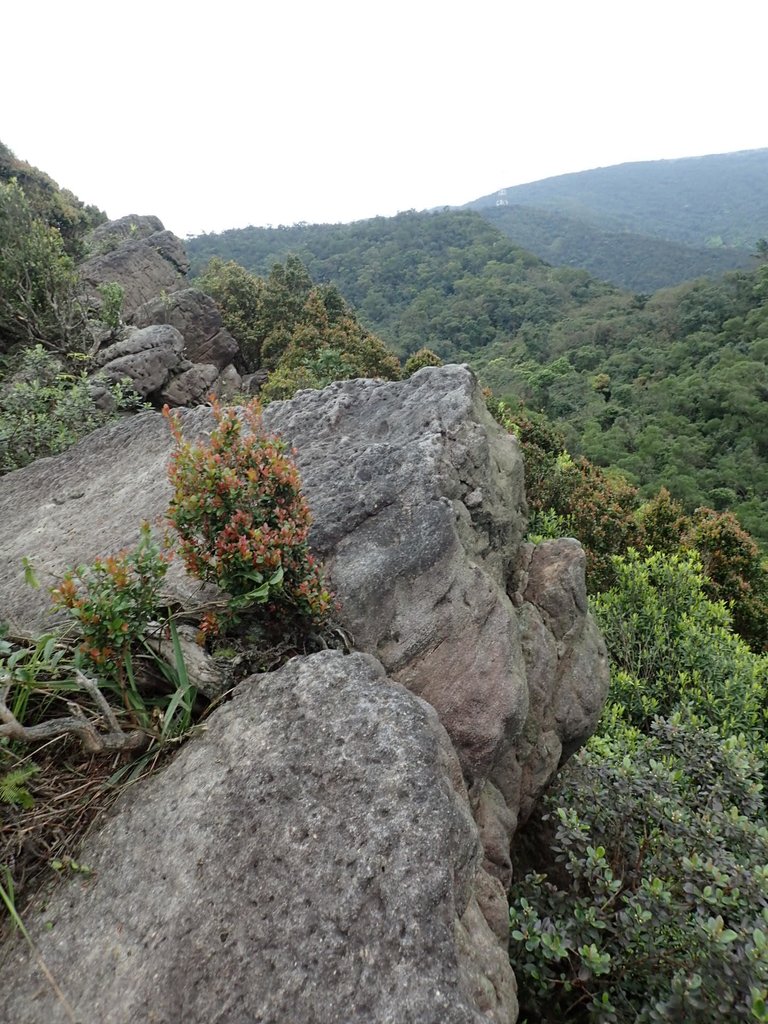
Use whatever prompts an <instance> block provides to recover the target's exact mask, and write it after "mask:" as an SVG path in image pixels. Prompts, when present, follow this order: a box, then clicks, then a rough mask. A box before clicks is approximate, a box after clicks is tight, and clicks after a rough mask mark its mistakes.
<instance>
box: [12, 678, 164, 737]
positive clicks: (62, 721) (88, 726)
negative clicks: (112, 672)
mask: <svg viewBox="0 0 768 1024" xmlns="http://www.w3.org/2000/svg"><path fill="white" fill-rule="evenodd" d="M77 677H78V680H79V682H80V683H81V684H82V686H83V687H84V688H85V689H86V690H87V691H88V693H90V695H91V696H92V697H93V699H94V701H95V702H96V703H97V704H98V706H99V708H100V710H101V712H102V714H103V715H104V718H105V719H106V721H107V724H108V726H109V732H107V733H100V732H99V731H98V730H97V729H96V727H95V726H94V725H93V723H92V722H89V721H88V719H87V718H86V717H85V716H84V715H83V714H82V713H79V709H78V708H77V706H76V705H70V707H72V708H73V710H75V714H73V715H72V716H70V717H63V718H54V719H53V720H52V721H50V722H40V723H39V724H38V725H30V726H26V725H22V724H21V722H19V720H18V719H17V718H16V716H15V715H14V714H13V712H12V711H11V709H10V708H9V707H8V704H7V703H6V702H7V699H8V693H9V691H10V685H8V686H4V687H3V689H2V692H0V722H2V723H3V724H2V725H0V736H7V737H8V738H9V739H12V740H18V741H19V742H20V743H37V742H38V741H40V740H50V739H53V738H54V737H56V736H75V737H77V739H78V740H79V741H80V742H81V743H82V745H83V748H84V749H85V750H87V751H88V753H89V754H106V753H112V752H113V751H116V750H119V751H124V752H126V753H128V752H134V751H135V752H137V753H138V752H139V751H141V750H144V749H145V748H146V746H147V745H148V743H149V737H148V736H147V735H146V733H143V732H140V731H139V730H134V731H133V732H127V733H126V732H123V730H122V729H121V728H120V725H119V723H118V721H117V719H116V718H115V715H114V712H113V711H112V709H111V708H110V706H109V704H108V703H107V701H106V698H105V697H104V694H103V693H102V692H101V691H100V690H99V688H98V686H97V684H96V683H95V682H94V681H93V680H92V679H88V678H87V677H86V676H84V675H83V674H82V673H81V672H78V673H77Z"/></svg>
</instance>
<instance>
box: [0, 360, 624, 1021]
mask: <svg viewBox="0 0 768 1024" xmlns="http://www.w3.org/2000/svg"><path fill="white" fill-rule="evenodd" d="M182 417H183V422H184V424H185V430H186V431H187V432H188V433H190V434H192V435H194V434H197V435H200V434H204V433H205V431H206V430H208V429H210V425H211V419H210V412H209V411H208V410H207V409H203V408H200V409H192V410H185V411H184V412H183V413H182ZM265 426H266V427H267V428H268V429H269V430H273V431H277V432H279V433H281V434H282V435H283V436H284V437H285V438H286V439H287V440H288V441H289V442H290V443H291V444H292V445H294V446H295V447H296V450H297V461H298V464H299V467H300V470H301V473H302V478H303V481H304V490H305V493H306V494H307V497H308V499H309V503H310V506H311V508H312V510H313V514H314V517H315V522H314V526H313V529H312V534H311V542H312V545H313V548H314V550H315V551H316V553H317V554H318V555H319V556H320V558H321V559H323V560H324V561H325V563H326V567H327V571H328V574H329V576H330V580H331V584H332V586H333V588H334V589H335V591H336V593H337V595H338V597H339V599H340V602H341V611H340V618H341V621H342V624H343V625H344V626H345V628H346V629H347V630H348V631H349V632H350V633H351V635H352V637H353V639H354V643H355V645H356V647H357V648H358V649H360V650H362V651H365V652H367V653H368V654H370V655H372V656H374V657H375V658H376V659H377V660H378V662H380V663H381V665H382V666H383V670H384V671H385V672H386V674H387V676H388V677H389V679H391V680H394V681H395V682H398V683H401V684H403V685H404V686H405V687H407V688H408V690H410V691H411V692H412V693H413V694H416V695H417V696H419V697H421V698H423V700H425V701H426V702H427V703H428V704H429V705H431V706H432V707H433V708H434V709H435V711H436V713H437V716H438V718H439V720H440V722H441V723H442V726H443V727H444V728H445V730H446V734H447V736H448V737H450V741H451V745H452V747H453V749H454V750H455V759H454V761H455V763H454V774H455V775H456V779H455V791H456V792H457V793H458V792H461V794H464V792H465V787H466V797H464V796H463V795H462V797H461V799H462V800H464V799H466V800H468V806H469V808H470V809H471V811H472V814H473V816H474V818H475V821H476V826H477V829H478V831H479V835H480V839H481V847H478V851H479V852H478V854H477V860H478V866H477V869H476V870H475V869H473V870H472V871H471V872H469V874H470V875H471V876H472V878H471V882H470V883H468V884H469V888H468V889H467V898H466V901H464V900H463V899H461V900H460V899H458V897H457V898H456V899H457V906H459V905H460V906H461V908H462V909H461V913H459V914H458V915H457V919H458V923H456V924H455V927H454V931H453V934H454V943H455V944H454V946H453V947H452V949H453V952H452V954H451V955H452V956H453V957H454V960H455V963H456V964H457V965H458V966H457V968H456V970H457V971H458V974H459V975H460V976H461V977H462V978H463V979H464V980H463V981H462V983H461V991H462V992H463V993H464V995H465V996H466V998H470V996H469V995H467V993H470V994H471V999H470V1002H471V1003H472V1005H473V1006H474V1007H475V1010H476V1011H478V1012H481V1013H487V1014H488V1015H490V1019H492V1020H499V1021H510V1022H511V1021H513V1020H514V1019H515V1014H516V1002H515V998H514V980H513V979H512V977H511V974H509V971H508V968H507V967H506V966H505V965H506V963H507V961H506V920H507V908H506V895H505V894H506V890H507V888H508V886H509V883H510V880H511V861H510V855H509V851H510V844H511V843H512V841H513V839H514V833H515V830H516V828H517V826H518V824H519V822H520V821H522V820H524V818H525V817H526V816H527V815H528V814H529V813H530V811H531V809H532V808H533V805H534V803H535V801H536V800H537V799H538V798H539V796H540V795H541V793H542V791H543V790H544V789H545V787H546V786H547V784H548V783H549V781H550V780H551V778H552V776H553V775H554V773H555V771H556V770H557V768H558V766H559V764H561V763H562V761H563V760H564V759H565V758H566V757H567V756H569V755H570V754H571V753H572V752H573V751H574V750H575V749H576V748H577V747H578V745H579V744H581V743H583V742H584V740H585V739H586V738H587V737H588V735H589V734H590V732H591V731H592V730H593V729H594V727H595V725H596V723H597V718H598V715H599V711H600V708H601V705H602V702H603V700H604V698H605V694H606V692H607V684H608V664H607V657H606V652H605V647H604V645H603V642H602V639H601V637H600V635H599V633H598V631H597V629H596V627H595V625H594V623H593V621H592V619H591V617H590V616H589V614H588V610H587V602H586V593H585V588H584V556H583V552H582V550H581V548H580V546H579V545H578V544H577V543H576V542H575V541H572V540H560V541H551V542H546V543H544V544H541V545H538V546H534V545H531V544H528V543H525V542H523V534H524V530H525V524H526V514H525V512H526V510H525V497H524V486H523V467H522V460H521V456H520V453H519V450H518V446H517V442H516V440H515V439H514V438H513V437H510V436H509V435H507V434H506V433H505V432H503V431H502V430H501V429H500V428H499V427H498V426H497V425H496V424H495V423H494V422H493V420H492V419H491V417H490V416H489V414H488V412H487V410H486V407H485V402H484V399H483V396H482V392H481V390H480V388H479V387H478V385H477V383H476V381H475V380H474V377H473V376H472V374H471V372H470V371H469V370H468V369H467V368H466V367H459V366H446V367H440V368H433V367H430V368H426V369H423V370H421V371H419V372H418V373H416V374H415V375H414V376H413V377H411V378H409V379H408V380H407V381H403V382H397V383H390V382H381V381H345V382H340V383H337V384H333V385H331V386H330V387H328V388H326V389H325V390H324V391H322V392H313V391H306V392H301V393H300V394H299V395H297V396H296V397H295V398H294V399H293V400H291V401H290V402H282V403H274V404H272V405H271V406H269V407H268V409H267V412H266V414H265ZM170 447H171V442H170V437H169V435H168V432H167V427H166V426H165V424H164V423H163V422H162V421H161V419H160V417H158V416H157V415H156V414H151V413H150V414H143V415H140V416H138V417H135V418H134V419H132V420H129V421H123V422H121V423H118V424H115V425H112V426H110V427H107V428H105V429H103V430H101V431H99V432H97V433H96V434H94V435H92V436H91V437H89V438H87V439H86V440H85V441H84V442H82V443H81V444H80V445H79V446H77V448H75V449H73V450H71V451H70V452H67V453H65V454H63V455H61V456H59V457H57V458H56V459H51V460H44V461H41V462H38V463H35V464H33V465H32V466H30V467H27V468H26V469H23V470H20V471H18V472H16V473H12V474H10V475H9V476H7V477H5V478H4V479H3V480H0V541H2V543H0V552H2V554H0V599H1V600H2V602H3V604H4V606H5V608H6V609H7V610H8V617H9V618H11V617H13V616H15V619H16V623H17V625H19V626H26V627H27V628H32V627H38V628H39V627H41V626H43V625H45V624H46V612H45V600H44V595H41V594H40V592H39V591H30V590H29V588H25V587H24V584H23V570H22V568H21V563H20V559H21V556H22V555H24V554H26V555H30V554H31V555H32V557H33V561H34V562H35V564H36V565H38V568H39V571H40V572H41V573H42V574H43V575H44V573H45V571H46V570H47V571H48V572H49V573H52V574H53V575H56V574H59V573H60V572H61V571H62V569H63V568H64V567H65V566H66V565H69V564H76V563H82V562H89V561H92V560H93V558H94V557H96V556H97V555H102V554H107V553H109V552H111V551H114V550H117V549H119V548H121V547H124V546H125V545H126V544H129V543H131V542H132V541H133V540H135V538H136V536H137V534H138V523H139V520H140V519H142V518H144V519H149V520H150V521H155V520H156V519H157V517H158V516H161V515H162V513H163V511H164V508H165V505H166V503H167V500H168V496H169V485H168V484H167V482H166V480H165V463H166V460H167V456H168V452H169V450H170ZM168 585H169V589H171V590H174V589H175V591H176V592H177V593H178V594H179V596H180V598H181V599H182V600H189V599H190V591H191V590H192V584H191V583H190V581H189V580H185V578H184V577H183V575H182V574H181V572H180V570H179V567H178V566H173V567H172V573H171V575H170V577H169V580H168ZM387 685H389V684H387ZM419 706H420V707H421V705H419ZM371 713H372V715H374V713H373V712H371ZM374 718H375V715H374ZM190 756H191V755H190ZM456 765H460V768H461V771H460V772H458V771H457V770H456ZM172 778H173V777H172ZM430 785H431V783H430ZM403 792H404V793H405V792H406V791H405V790H404V791H403ZM337 799H338V800H340V801H342V802H343V801H344V800H346V799H347V795H346V790H343V791H342V790H340V791H339V793H338V794H336V793H335V791H334V785H333V781H332V780H331V781H330V782H329V788H328V800H329V803H333V802H335V801H336V800H337ZM396 804H397V801H395V806H393V808H392V813H394V812H395V810H396ZM398 813H399V811H398ZM242 825H243V822H242V821H241V820H239V819H237V818H236V817H235V818H233V826H232V827H233V829H235V831H236V830H237V828H239V827H242ZM249 827H250V820H249ZM285 827H286V828H287V827H289V826H288V824H287V823H286V825H285ZM194 841H196V840H192V839H190V842H191V843H192V842H194ZM474 857H475V855H474V854H473V858H474ZM222 859H223V860H224V861H226V859H227V858H226V854H224V855H222ZM417 860H418V858H416V859H415V860H414V862H413V866H414V870H415V869H416V868H417V867H418V865H417ZM474 863H475V861H474V860H473V864H474ZM337 870H341V868H338V866H337ZM314 873H315V868H314V867H313V868H312V870H311V871H309V872H308V874H306V875H303V876H301V878H300V879H294V882H295V884H296V885H297V886H299V887H303V886H304V885H305V884H306V885H308V886H309V888H310V889H312V890H315V889H316V888H317V886H318V885H319V884H322V885H325V884H326V881H325V880H324V879H325V876H324V875H321V876H320V877H319V878H318V880H317V881H312V879H313V877H314ZM464 877H465V876H464V875H462V878H464ZM320 878H322V879H323V881H322V883H321V882H320ZM270 884H271V883H270ZM463 885H464V882H462V883H461V885H460V886H459V888H462V886H463ZM462 891H464V890H463V888H462ZM246 904H247V900H246V901H245V902H244V905H246ZM385 904H386V901H385ZM379 910H380V913H382V914H385V913H386V911H387V908H386V905H385V906H384V907H383V908H381V907H380V908H379ZM255 912H256V911H255V910H254V911H253V913H255ZM250 913H252V911H250V910H249V911H248V914H250ZM246 916H247V915H246ZM286 916H290V914H289V912H286ZM158 927H159V926H158ZM190 934H191V931H190ZM185 941H186V942H187V943H188V944H189V943H191V945H192V946H193V947H194V948H197V946H196V944H195V940H193V939H191V938H189V937H187V939H186V940H185ZM176 942H177V938H175V937H174V939H173V943H176ZM442 948H443V947H440V949H442ZM440 955H441V956H442V955H443V954H442V953H440ZM473 958H474V959H473ZM406 959H407V958H406ZM406 969H407V967H406V962H405V961H404V962H403V965H402V970H406ZM281 970H282V968H281ZM386 970H387V971H389V970H390V968H389V967H388V968H386ZM505 972H506V973H505ZM366 977H367V976H366ZM398 978H399V973H398V972H397V971H395V976H393V977H392V978H390V980H389V983H390V984H391V985H392V986H394V987H395V988H396V986H397V984H398ZM366 983H367V982H366ZM371 983H372V982H371ZM338 984H339V985H342V986H343V985H344V984H346V980H344V979H342V978H341V977H340V978H339V980H338ZM393 990H394V989H393ZM377 991H378V990H377ZM403 1005H404V1006H406V1004H403ZM456 1005H458V1004H456ZM414 1012H415V1011H414ZM419 1012H421V1011H419ZM446 1012H447V1011H446ZM451 1012H453V1011H451ZM456 1012H458V1011H456ZM462 1012H463V1011H462ZM472 1012H475V1011H472ZM409 1013H411V1010H410V1009H404V1010H403V1013H402V1014H401V1015H400V1016H398V1015H397V1014H394V1015H393V1016H392V1017H391V1018H384V1017H382V1018H378V1017H367V1016H365V1014H363V1013H360V1014H357V1015H355V1014H350V1016H348V1017H344V1016H340V1017H338V1018H335V1019H338V1020H350V1021H352V1020H355V1021H357V1020H360V1021H364V1020H369V1019H370V1020H378V1019H382V1020H383V1019H391V1020H393V1021H394V1020H410V1019H424V1020H429V1019H432V1018H430V1017H429V1016H424V1017H418V1016H416V1017H410V1016H408V1014H409ZM0 1016H1V1015H0ZM159 1019H165V1018H159ZM185 1019H186V1018H185ZM189 1019H190V1020H192V1019H193V1018H191V1017H190V1018H189ZM194 1019H195V1020H197V1019H202V1018H194ZM212 1019H216V1018H212ZM222 1019H224V1018H222ZM230 1019H232V1020H236V1019H243V1020H246V1019H254V1020H256V1019H261V1020H263V1021H265V1022H266V1021H268V1020H274V1021H279V1022H281V1024H282V1022H283V1021H285V1024H288V1022H289V1021H292V1019H293V1018H291V1017H290V1015H288V1016H286V1015H285V1014H283V1015H282V1016H280V1015H270V1013H269V1012H265V1014H264V1016H263V1017H261V1018H258V1017H253V1018H248V1017H247V1016H245V1017H243V1018H236V1017H232V1018H230ZM297 1019H299V1018H297ZM308 1019H313V1020H314V1019H323V1018H312V1017H310V1018H308ZM442 1019H445V1020H451V1019H464V1018H460V1017H456V1018H452V1017H450V1016H445V1017H443V1018H442ZM467 1019H474V1018H472V1017H469V1018H467Z"/></svg>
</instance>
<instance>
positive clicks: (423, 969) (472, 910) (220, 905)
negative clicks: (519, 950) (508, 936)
mask: <svg viewBox="0 0 768 1024" xmlns="http://www.w3.org/2000/svg"><path fill="white" fill-rule="evenodd" d="M479 856H480V846H479V842H478V839H477V830H476V828H475V826H474V823H473V821H472V817H471V815H470V814H469V807H468V804H467V800H466V795H465V793H464V789H463V784H462V781H461V773H460V771H459V767H458V764H457V762H456V759H455V754H454V752H453V750H452V748H451V745H450V742H449V741H448V738H447V736H446V734H445V731H444V730H443V729H442V727H441V726H440V723H439V722H438V720H437V716H436V715H435V713H434V712H433V711H432V710H431V708H430V707H429V706H428V705H427V704H425V703H423V702H422V701H420V700H419V699H418V698H416V697H414V696H412V695H411V694H409V693H408V692H407V691H406V690H405V689H403V688H402V687H400V686H398V685H397V684H393V683H392V682H390V681H389V680H388V679H387V678H386V676H385V675H384V672H383V670H382V668H381V666H380V665H378V664H377V663H376V662H375V661H374V660H373V659H372V658H369V657H367V656H365V655H352V656H349V657H345V656H343V655H341V654H340V653H338V652H325V653H323V654H319V655H313V656H312V657H309V658H297V659H294V660H293V661H291V662H290V663H289V664H288V665H287V666H286V667H285V668H283V669H281V670H280V671H279V672H277V673H273V674H270V675H262V676H254V677H252V678H251V679H249V680H247V681H246V682H245V683H243V684H242V685H241V686H240V687H239V688H238V690H237V693H236V695H235V698H234V700H233V701H232V702H231V703H230V704H228V705H226V706H225V707H223V708H221V709H219V710H218V711H217V712H215V714H214V715H213V716H212V717H211V718H210V720H209V722H208V725H207V730H206V732H205V733H204V734H203V735H202V736H201V737H199V738H197V739H193V740H192V741H191V742H189V743H188V744H187V745H186V747H185V748H184V749H183V750H182V751H181V753H180V754H179V755H178V757H177V758H176V759H175V760H174V762H173V763H172V764H171V765H170V766H169V767H168V768H166V769H165V770H164V771H163V772H162V773H161V774H159V775H158V776H157V777H155V778H154V779H152V780H151V781H150V782H149V783H148V784H147V785H145V786H144V787H142V788H141V789H134V790H133V791H132V793H131V795H130V796H129V797H128V798H127V799H123V801H122V803H121V805H120V807H119V810H118V811H117V813H115V814H113V816H112V818H111V820H110V821H109V822H108V824H107V825H106V827H105V828H103V829H102V831H101V832H100V833H99V835H98V836H97V837H95V838H94V839H93V840H91V841H90V842H89V843H88V844H87V845H86V847H85V849H84V851H83V853H82V861H83V863H86V864H88V866H89V867H90V868H91V869H92V870H93V875H92V877H90V878H89V879H87V880H85V881H81V880H69V881H68V882H67V883H65V884H63V885H62V886H61V887H60V888H58V889H57V890H56V891H55V892H54V893H53V894H52V896H51V897H50V898H49V899H48V902H47V904H46V907H45V910H44V912H42V913H39V914H37V915H35V916H34V917H30V918H29V919H28V920H27V926H28V928H29V929H30V932H31V935H32V939H33V941H34V942H35V944H36V946H37V950H38V953H39V954H40V956H41V957H42V958H43V960H44V961H45V963H46V966H47V967H48V970H49V971H50V972H51V974H52V975H53V977H54V978H56V979H57V980H58V983H59V984H60V986H61V989H62V991H63V994H64V996H65V998H66V999H67V1000H68V1002H69V1004H70V1005H71V1007H72V1008H73V1010H74V1013H75V1016H76V1019H77V1020H78V1021H79V1022H81V1024H135V1022H138V1021H142V1022H144V1021H152V1022H154V1024H180V1022H182V1021H183V1022H185V1024H196V1022H200V1024H203V1022H205V1024H212V1022H214V1021H221V1022H222V1024H223V1022H226V1024H246V1022H252V1021H264V1022H267V1021H269V1022H285V1024H295V1022H298V1021H302V1022H305V1024H335V1022H338V1021H349V1022H353V1021H355V1022H360V1024H377V1022H380V1024H390V1022H394V1021H397V1022H398V1024H483V1022H489V1021H492V1022H497V1024H504V1022H508V1021H509V1020H511V1019H514V1015H515V1013H516V1000H515V983H514V978H513V976H512V972H511V969H510V967H509V963H508V961H507V959H506V957H505V955H504V953H503V951H502V950H500V949H499V948H498V946H497V945H495V943H494V942H493V940H492V938H491V941H490V943H487V941H486V940H487V933H488V926H487V924H486V923H485V920H484V918H483V917H482V914H480V913H479V911H478V909H477V904H476V901H475V898H474V879H475V874H476V871H477V865H478V859H479ZM484 942H486V946H487V952H488V956H487V959H486V960H485V962H484V963H478V960H479V958H478V949H483V943H484ZM2 973H3V978H4V979H5V980H4V984H3V986H2V989H1V990H0V1019H2V1020H7V1021H15V1022H18V1024H58V1022H62V1024H66V1022H68V1021H70V1020H71V1019H72V1018H71V1017H69V1016H68V1015H67V1011H66V1009H65V1007H64V1005H63V1004H62V1002H61V1000H60V999H58V998H57V995H56V993H55V992H54V991H53V990H52V988H51V987H50V986H49V985H48V984H47V982H46V981H45V979H44V977H43V976H42V975H41V973H40V970H39V967H38V962H37V960H36V959H35V958H33V957H30V956H29V955H28V949H27V947H26V946H25V945H24V944H23V943H22V944H17V946H16V949H15V951H14V952H13V953H10V954H8V955H7V956H6V959H5V963H4V964H3V965H2Z"/></svg>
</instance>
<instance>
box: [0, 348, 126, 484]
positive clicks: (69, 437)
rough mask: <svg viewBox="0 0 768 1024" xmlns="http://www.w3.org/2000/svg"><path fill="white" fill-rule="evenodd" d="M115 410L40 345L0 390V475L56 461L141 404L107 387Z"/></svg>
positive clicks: (120, 387)
mask: <svg viewBox="0 0 768 1024" xmlns="http://www.w3.org/2000/svg"><path fill="white" fill-rule="evenodd" d="M104 388H105V389H106V391H107V392H108V393H109V397H110V404H111V406H112V408H111V409H104V408H100V407H99V406H97V405H96V403H95V401H94V385H93V383H92V382H91V381H90V380H89V379H88V378H87V376H86V375H85V373H83V372H76V373H70V372H68V371H67V369H66V368H65V366H64V364H63V362H62V360H60V359H58V358H57V357H56V356H54V355H53V353H52V352H49V351H47V350H46V349H44V348H43V347H42V345H35V346H34V347H32V348H29V349H26V350H25V351H24V352H23V353H22V355H21V358H20V361H19V363H18V366H17V369H16V371H15V372H14V373H13V374H12V375H11V376H10V378H9V379H7V380H6V381H5V382H4V383H3V384H0V473H8V472H10V471H11V470H13V469H20V468H21V467H22V466H26V465H28V463H30V462H34V460H35V459H40V458H43V457H44V456H48V455H57V454H58V453H59V452H62V451H64V450H65V449H66V448H69V447H71V446H72V445H73V444H75V443H76V442H77V441H79V440H80V439H81V438H83V437H85V436H86V434H89V433H90V432H91V431H92V430H95V429H96V428H97V427H100V426H103V425H104V424H105V423H107V422H109V420H111V419H114V417H115V416H116V415H117V414H118V413H119V412H120V411H128V410H134V409H138V408H140V407H141V406H142V400H141V397H140V396H139V395H137V394H136V393H135V392H134V391H133V390H132V388H130V387H129V386H128V385H127V384H126V385H123V384H109V385H106V384H105V385H104Z"/></svg>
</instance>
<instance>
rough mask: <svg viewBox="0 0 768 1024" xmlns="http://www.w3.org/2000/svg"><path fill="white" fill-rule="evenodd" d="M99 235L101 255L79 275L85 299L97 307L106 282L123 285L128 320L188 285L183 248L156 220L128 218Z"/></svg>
mask: <svg viewBox="0 0 768 1024" xmlns="http://www.w3.org/2000/svg"><path fill="white" fill-rule="evenodd" d="M134 225H135V230H134ZM152 228H155V230H154V231H153V230H151V229H152ZM94 236H95V242H94V243H93V245H94V247H95V249H96V252H97V255H95V256H91V257H90V258H89V259H87V260H85V262H83V263H81V264H80V266H79V267H78V273H79V275H80V280H81V282H82V285H83V289H84V291H85V294H86V297H87V299H88V300H89V302H90V303H91V304H92V305H93V306H94V307H95V308H97V309H98V308H100V305H101V297H100V295H99V285H102V284H110V283H113V282H114V283H116V284H119V285H120V286H121V287H122V289H123V293H124V298H123V310H122V312H123V316H124V317H126V318H127V317H129V316H130V315H131V314H132V313H133V312H134V311H135V310H137V309H138V308H139V306H141V305H143V304H144V303H145V302H148V301H149V300H150V299H153V298H155V296H157V295H159V294H160V293H161V292H164V291H165V292H173V291H176V290H177V289H179V288H183V287H184V286H185V275H186V273H187V271H188V270H189V260H188V259H187V254H186V251H185V249H184V245H183V243H182V242H181V240H180V239H179V238H177V237H176V235H174V234H173V233H172V232H170V231H165V230H164V229H163V226H162V224H161V222H160V221H159V220H158V219H157V218H156V217H150V218H141V217H137V218H135V219H134V218H131V217H123V218H121V219H120V221H112V222H109V223H107V224H103V225H101V226H100V227H99V228H97V229H96V231H95V232H94ZM99 250H101V251H99Z"/></svg>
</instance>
